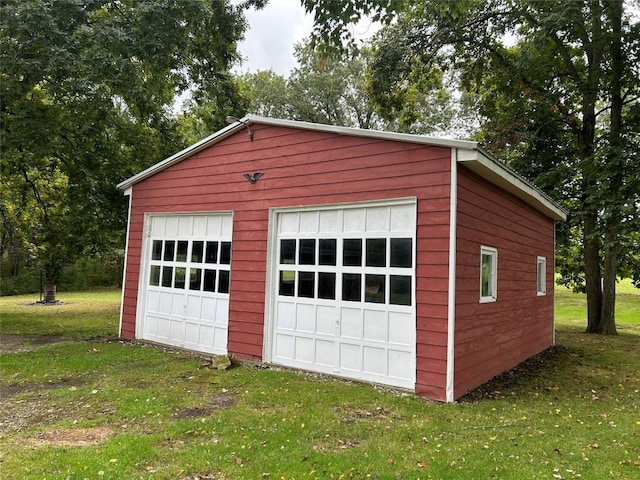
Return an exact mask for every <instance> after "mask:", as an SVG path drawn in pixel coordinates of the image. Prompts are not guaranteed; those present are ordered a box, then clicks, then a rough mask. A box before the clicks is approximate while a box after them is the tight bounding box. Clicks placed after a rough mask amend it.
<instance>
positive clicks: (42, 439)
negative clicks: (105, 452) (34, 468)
mask: <svg viewBox="0 0 640 480" xmlns="http://www.w3.org/2000/svg"><path fill="white" fill-rule="evenodd" d="M115 433H116V431H115V430H114V429H113V428H111V427H107V426H100V427H91V428H66V429H58V430H51V431H50V432H40V433H38V434H37V435H36V436H34V437H31V438H27V439H26V440H25V443H26V445H28V446H31V447H88V446H91V445H97V444H99V443H102V442H104V441H105V440H106V439H107V438H109V437H111V436H113V435H115Z"/></svg>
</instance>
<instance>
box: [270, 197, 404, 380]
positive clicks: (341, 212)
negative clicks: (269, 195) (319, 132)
mask: <svg viewBox="0 0 640 480" xmlns="http://www.w3.org/2000/svg"><path fill="white" fill-rule="evenodd" d="M275 221H276V223H277V238H276V248H275V249H274V250H275V252H274V253H275V255H276V261H275V262H274V268H275V272H272V278H273V280H274V281H273V283H274V284H275V288H274V292H273V296H274V306H273V308H272V311H273V320H272V321H271V327H270V328H271V329H272V332H271V335H270V342H271V347H270V349H271V352H270V353H271V357H270V360H271V361H272V362H273V363H277V364H281V365H286V366H291V367H296V368H302V369H306V370H313V371H317V372H322V373H329V374H332V375H339V376H344V377H348V378H354V379H359V380H367V381H372V382H376V383H382V384H387V385H393V386H397V387H403V388H410V389H413V388H414V386H415V365H416V363H415V338H416V335H415V331H416V329H415V323H416V322H415V295H414V290H415V274H414V272H415V253H414V251H415V231H416V203H415V200H413V199H411V200H410V201H407V200H404V201H396V202H392V203H386V204H371V205H366V206H363V205H361V204H359V205H354V206H353V207H344V206H342V207H340V208H324V209H318V210H303V211H290V210H283V211H279V212H276V214H275Z"/></svg>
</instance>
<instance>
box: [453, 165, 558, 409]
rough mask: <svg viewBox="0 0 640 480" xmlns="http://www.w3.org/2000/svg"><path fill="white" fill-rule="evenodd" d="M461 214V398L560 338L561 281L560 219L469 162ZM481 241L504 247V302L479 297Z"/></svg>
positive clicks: (461, 179)
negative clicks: (556, 318) (541, 276)
mask: <svg viewBox="0 0 640 480" xmlns="http://www.w3.org/2000/svg"><path fill="white" fill-rule="evenodd" d="M457 216H458V225H457V267H456V270H457V271H456V327H455V363H454V364H455V386H454V396H455V398H459V397H460V396H462V395H464V394H465V393H466V392H467V391H469V390H470V389H472V388H474V387H477V386H479V385H481V384H483V383H485V382H486V381H487V380H489V379H491V378H492V377H494V376H496V375H498V374H499V373H501V372H503V371H505V370H508V369H510V368H512V367H514V366H515V365H517V364H518V363H520V362H522V361H523V360H525V359H526V358H528V357H530V356H532V355H535V354H536V353H538V352H540V351H542V350H544V349H546V348H547V347H549V346H550V345H551V344H552V342H553V281H554V279H553V261H554V260H553V259H554V257H553V255H554V244H553V240H554V223H553V221H552V220H551V219H549V218H547V217H545V216H544V215H542V214H541V213H539V212H538V211H536V210H534V209H533V208H531V207H530V206H528V205H526V204H525V203H523V202H522V201H520V200H519V199H517V198H515V197H513V196H512V195H510V194H508V193H506V192H504V191H502V190H500V189H498V188H496V187H495V186H493V185H491V184H489V183H487V182H486V181H485V180H483V179H481V178H480V177H478V176H477V175H475V174H474V173H473V172H471V171H470V170H468V169H466V168H465V167H463V166H460V167H459V173H458V214H457ZM481 245H484V246H488V247H494V248H496V249H497V251H498V286H497V301H496V302H491V303H479V298H480V291H479V290H480V288H479V282H480V246H481ZM538 256H542V257H546V259H547V275H546V280H547V294H546V295H544V296H538V295H537V283H536V282H537V277H536V271H537V257H538Z"/></svg>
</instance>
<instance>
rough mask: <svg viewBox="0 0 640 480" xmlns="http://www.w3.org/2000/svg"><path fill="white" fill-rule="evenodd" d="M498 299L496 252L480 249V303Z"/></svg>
mask: <svg viewBox="0 0 640 480" xmlns="http://www.w3.org/2000/svg"><path fill="white" fill-rule="evenodd" d="M497 298H498V250H496V249H495V248H493V247H485V246H484V245H483V246H481V247H480V303H487V302H495V301H496V299H497Z"/></svg>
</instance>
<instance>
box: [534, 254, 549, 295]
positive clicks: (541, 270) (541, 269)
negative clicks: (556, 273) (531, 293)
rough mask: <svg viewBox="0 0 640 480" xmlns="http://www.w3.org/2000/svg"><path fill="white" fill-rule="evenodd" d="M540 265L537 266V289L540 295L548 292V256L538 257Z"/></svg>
mask: <svg viewBox="0 0 640 480" xmlns="http://www.w3.org/2000/svg"><path fill="white" fill-rule="evenodd" d="M537 263H538V267H537V277H536V278H537V281H536V285H537V287H536V288H537V291H538V296H542V295H546V294H547V258H546V257H538V262H537Z"/></svg>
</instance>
